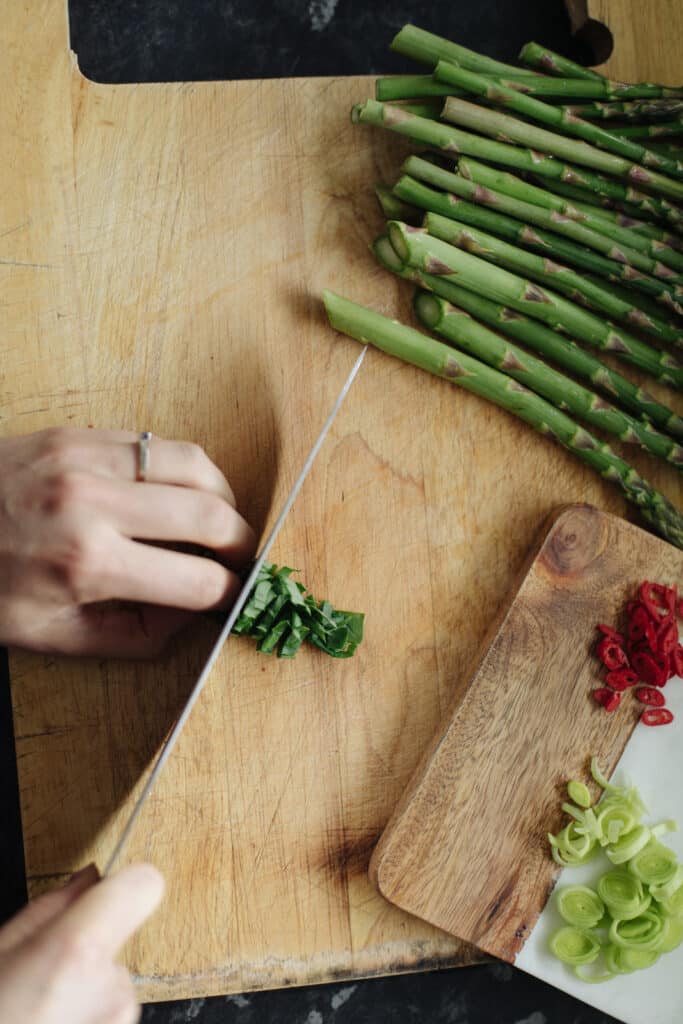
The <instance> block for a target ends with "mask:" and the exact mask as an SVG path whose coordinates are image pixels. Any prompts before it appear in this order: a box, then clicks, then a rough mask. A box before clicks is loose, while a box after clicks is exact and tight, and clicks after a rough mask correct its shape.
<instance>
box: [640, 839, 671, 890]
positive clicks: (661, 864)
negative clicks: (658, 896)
mask: <svg viewBox="0 0 683 1024" xmlns="http://www.w3.org/2000/svg"><path fill="white" fill-rule="evenodd" d="M677 867H678V862H677V860H676V854H675V853H674V852H673V850H671V849H669V847H668V846H662V844H661V843H658V842H657V841H656V840H653V839H651V840H650V842H649V843H648V844H647V846H644V847H643V849H642V850H641V851H640V853H637V854H636V855H635V857H632V858H631V860H630V861H629V862H628V870H629V871H630V872H631V874H632V875H635V876H636V878H639V879H640V881H641V882H643V883H644V884H645V885H665V884H666V883H667V882H670V881H671V879H672V878H673V877H674V875H675V874H676V868H677Z"/></svg>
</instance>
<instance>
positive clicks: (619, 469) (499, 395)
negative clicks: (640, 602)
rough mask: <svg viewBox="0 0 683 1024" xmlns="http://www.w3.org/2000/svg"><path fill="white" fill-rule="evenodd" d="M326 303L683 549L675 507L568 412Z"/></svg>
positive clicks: (340, 321)
mask: <svg viewBox="0 0 683 1024" xmlns="http://www.w3.org/2000/svg"><path fill="white" fill-rule="evenodd" d="M324 302H325V308H326V310H327V315H328V317H329V320H330V323H331V325H332V326H333V327H334V328H335V329H336V330H338V331H341V332H343V333H344V334H347V335H349V336H350V337H352V338H356V339H358V340H359V341H363V342H369V343H370V344H372V345H374V346H375V347H376V348H378V349H380V350H382V351H383V352H386V353H388V354H389V355H393V356H397V357H398V358H399V359H403V360H405V361H406V362H408V363H412V364H413V365H414V366H417V367H419V368H420V369H423V370H427V371H428V372H429V373H433V374H436V375H437V376H439V377H443V378H444V379H445V380H448V381H449V382H451V383H453V384H459V385H460V386H461V387H464V388H465V389H466V390H468V391H472V392H473V393H474V394H477V395H480V396H481V397H482V398H486V399H488V400H489V401H492V402H494V403H495V404H496V405H499V406H500V407H501V408H503V409H506V410H508V411H509V412H511V413H513V414H514V415H515V416H518V417H519V418H520V419H522V420H524V421H525V422H527V423H529V424H530V425H531V426H533V427H534V428H535V429H536V430H538V431H540V432H541V433H542V434H545V435H546V436H550V437H552V438H553V439H555V440H557V441H559V443H560V444H562V445H564V447H565V448H567V449H569V451H572V452H574V454H576V455H577V456H578V457H579V458H580V459H581V460H582V461H583V462H585V463H586V464H587V465H589V466H591V467H592V468H593V469H595V470H597V472H598V473H600V474H601V476H603V477H604V478H605V479H607V480H610V481H612V482H613V483H615V484H617V486H619V487H620V488H621V490H622V493H623V494H624V496H625V497H626V498H627V499H628V500H629V501H631V502H633V503H634V504H635V505H636V506H637V507H638V508H639V509H640V512H641V514H642V516H643V517H644V518H645V519H646V521H647V522H648V523H649V524H650V525H651V526H652V527H653V528H654V529H655V530H657V532H659V533H660V534H661V535H662V536H663V537H665V538H666V539H667V540H668V541H670V542H671V543H672V544H675V545H676V546H677V547H683V519H682V518H681V516H680V515H679V513H678V511H677V510H676V508H675V507H674V506H673V505H672V504H671V502H670V501H668V499H667V498H665V497H664V495H663V494H660V493H659V492H658V491H656V490H655V489H654V488H653V487H652V485H651V484H649V483H647V481H645V480H644V479H643V478H642V477H641V476H640V475H639V474H638V473H637V472H636V470H635V469H634V468H633V467H632V466H630V465H629V464H628V463H627V462H625V461H624V460H623V459H621V458H620V457H619V456H618V455H616V454H615V453H614V452H613V451H612V450H611V449H610V448H609V446H608V445H606V444H602V443H601V442H600V441H598V440H597V439H596V438H594V437H593V436H592V435H591V434H590V433H589V432H588V431H587V430H585V429H584V428H583V427H580V426H579V425H578V424H577V423H575V422H574V420H572V419H571V418H570V417H569V416H567V414H566V413H564V412H561V411H560V410H559V409H556V408H555V406H554V405H551V404H550V403H549V402H546V400H545V399H544V398H541V397H540V396H539V395H536V394H534V393H533V391H529V390H528V389H527V388H525V387H524V385H522V384H519V383H518V382H517V381H514V380H513V379H512V378H511V377H508V376H506V375H505V374H503V373H500V371H498V370H494V369H492V368H491V367H490V366H487V365H486V364H485V363H482V362H480V361H479V360H478V359H473V358H472V357H471V356H468V355H467V354H466V353H464V352H460V351H458V350H457V349H453V348H451V347H450V346H449V345H444V344H443V343H442V342H440V341H436V340H434V339H433V338H429V337H427V336H425V335H423V334H421V333H420V332H419V331H415V330H413V329H412V328H410V327H406V326H404V325H403V324H399V323H397V322H396V321H395V320H390V319H389V318H388V317H384V316H382V315H381V314H379V313H375V312H373V311H371V310H368V309H365V308H364V307H362V306H359V305H357V304H356V303H354V302H350V301H349V300H348V299H344V298H342V297H341V296H340V295H335V294H334V293H333V292H329V291H326V292H325V293H324Z"/></svg>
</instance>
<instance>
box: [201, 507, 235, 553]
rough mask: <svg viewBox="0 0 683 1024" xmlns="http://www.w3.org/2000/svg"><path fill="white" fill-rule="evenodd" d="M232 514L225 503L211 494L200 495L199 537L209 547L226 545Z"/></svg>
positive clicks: (230, 532) (229, 533)
mask: <svg viewBox="0 0 683 1024" xmlns="http://www.w3.org/2000/svg"><path fill="white" fill-rule="evenodd" d="M233 518H234V512H233V510H232V508H231V507H230V505H228V503H227V501H224V499H223V498H219V497H217V496H214V495H212V494H206V495H202V496H201V498H200V502H199V527H200V531H201V537H202V539H203V541H204V543H205V544H208V546H209V547H214V548H219V547H222V546H223V545H224V544H227V543H228V541H229V540H230V537H231V534H232V532H233V531H232V529H231V526H232V523H233Z"/></svg>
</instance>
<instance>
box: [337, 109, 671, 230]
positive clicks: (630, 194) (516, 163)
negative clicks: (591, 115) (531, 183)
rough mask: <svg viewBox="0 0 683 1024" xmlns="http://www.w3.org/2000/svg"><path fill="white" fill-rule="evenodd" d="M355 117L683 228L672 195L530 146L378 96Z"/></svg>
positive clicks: (354, 111) (356, 111)
mask: <svg viewBox="0 0 683 1024" xmlns="http://www.w3.org/2000/svg"><path fill="white" fill-rule="evenodd" d="M351 120H352V121H353V122H354V124H372V125H376V126H378V127H380V128H389V129H390V130H391V131H394V132H398V133H399V134H400V135H406V136H407V137H408V138H410V139H413V140H414V141H416V142H420V143H423V144H425V145H428V146H434V147H436V148H437V149H440V150H442V151H443V152H444V153H446V154H448V155H450V156H453V155H455V156H460V155H461V154H465V155H467V156H475V157H479V158H480V159H482V160H488V161H490V162H491V163H495V164H502V165H503V166H506V167H514V168H516V169H517V170H521V171H531V172H532V173H534V174H540V175H542V176H543V177H548V178H552V179H559V180H560V181H563V182H567V183H568V184H573V185H577V186H580V187H581V188H584V189H588V190H592V191H595V192H597V193H598V195H601V196H606V197H607V198H609V199H612V200H617V201H619V202H621V201H627V202H629V203H631V205H632V206H633V208H634V209H636V208H637V209H641V210H643V211H644V212H645V213H646V214H653V215H654V216H658V217H661V218H662V219H664V220H667V221H669V222H671V223H673V224H675V225H677V226H678V225H680V226H682V227H683V208H681V207H678V206H676V205H675V204H673V203H670V202H669V201H668V200H666V199H660V198H657V197H655V196H647V195H644V194H643V193H639V192H636V191H635V190H634V189H633V188H631V187H630V186H627V185H624V184H622V183H621V182H618V181H613V180H611V179H609V178H604V177H602V176H601V175H598V174H591V172H590V171H587V170H584V169H583V168H581V167H575V166H573V165H572V164H564V163H562V162H561V161H560V160H555V159H554V158H553V157H549V156H543V155H542V154H539V153H536V152H534V151H533V150H531V149H522V148H521V147H519V146H511V145H507V144H506V143H504V142H494V141H491V140H490V139H484V138H482V137H481V136H480V135H473V134H472V133H471V132H464V131H461V130H460V129H458V128H454V127H453V126H452V125H448V124H442V123H441V122H440V121H432V120H430V119H428V118H426V117H416V116H415V114H410V113H409V112H407V111H405V110H401V109H400V107H395V106H391V105H389V104H386V103H379V102H378V101H377V100H367V101H366V102H365V103H358V104H356V106H354V107H353V109H352V111H351Z"/></svg>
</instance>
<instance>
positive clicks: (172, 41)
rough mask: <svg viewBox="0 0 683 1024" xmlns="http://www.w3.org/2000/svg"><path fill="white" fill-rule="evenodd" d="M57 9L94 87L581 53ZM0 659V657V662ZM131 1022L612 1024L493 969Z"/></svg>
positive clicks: (176, 7)
mask: <svg viewBox="0 0 683 1024" xmlns="http://www.w3.org/2000/svg"><path fill="white" fill-rule="evenodd" d="M425 6H426V5H422V4H418V3H415V2H412V3H411V2H408V0H393V2H389V0H375V2H369V3H367V2H366V3H364V2H362V0H272V2H268V0H185V2H183V0H146V2H145V0H70V3H69V11H70V17H71V37H72V48H73V49H74V50H75V52H76V53H77V55H78V59H79V64H80V68H81V70H82V71H83V73H84V74H85V75H87V76H88V77H89V78H92V79H94V80H96V81H101V82H135V81H173V80H178V81H185V80H189V79H231V78H259V77H263V78H271V77H287V76H292V75H335V74H384V73H400V72H413V73H414V72H415V71H416V67H415V65H413V64H411V63H410V62H408V61H406V60H405V59H404V58H402V57H400V56H398V55H396V54H392V53H391V52H390V51H389V49H388V44H389V41H390V39H391V38H392V36H393V35H394V34H395V32H396V31H398V29H399V28H400V27H401V25H403V24H405V23H406V22H410V21H412V22H415V23H416V24H419V25H420V26H421V27H423V28H426V29H430V30H431V31H434V32H439V33H440V34H442V35H447V36H450V37H451V38H454V39H457V41H458V42H460V43H463V44H465V45H467V46H471V47H473V48H474V49H479V50H482V51H483V52H486V53H487V54H489V55H491V56H493V57H496V58H498V59H500V60H507V61H510V60H513V59H514V58H515V56H516V54H517V52H518V51H519V49H520V46H521V45H522V44H523V43H524V42H525V41H526V40H528V39H537V40H538V41H540V42H543V43H545V44H546V45H548V46H550V47H552V48H553V49H556V50H559V51H561V52H564V53H566V54H567V55H569V56H572V57H574V58H575V59H581V57H582V56H585V55H584V54H582V52H581V50H580V48H579V47H578V46H577V44H576V43H575V42H574V41H573V40H571V39H570V36H569V24H568V20H567V18H566V15H565V11H564V7H563V4H562V0H526V2H519V3H515V2H512V0H477V2H475V3H466V2H465V0H434V2H432V3H431V4H429V5H428V9H427V10H425V9H424V8H425ZM0 653H1V652H0ZM0 770H1V771H2V777H3V779H4V783H5V784H4V785H3V787H2V798H1V799H0V864H1V865H2V885H1V886H0V919H4V918H5V917H7V916H8V915H9V914H10V913H12V912H13V911H14V910H15V909H16V908H17V907H18V906H19V905H20V904H21V903H22V902H23V901H24V900H25V898H26V894H25V883H24V874H23V856H22V848H21V832H20V825H19V811H18V796H17V785H16V764H15V757H14V747H13V742H12V732H11V711H10V703H9V694H8V684H7V672H6V664H5V663H4V659H3V658H2V657H0ZM142 1019H143V1022H144V1024H190V1022H195V1024H276V1022H277V1024H285V1022H286V1024H332V1022H334V1024H365V1022H367V1024H380V1022H381V1024H412V1022H425V1021H429V1022H433V1024H616V1022H613V1019H612V1018H607V1017H605V1016H604V1015H603V1014H601V1013H597V1012H595V1011H594V1010H591V1009H590V1008H588V1007H586V1006H584V1005H583V1004H582V1003H579V1002H577V1001H576V1000H574V999H571V998H569V997H568V996H566V995H564V994H563V993H561V992H558V991H557V990H555V989H553V988H551V987H550V986H548V985H545V984H543V983H542V982H539V981H536V980H535V979H533V978H530V977H528V976H526V975H524V974H523V973H522V972H521V971H517V970H514V969H513V968H511V967H508V966H507V965H504V964H497V963H496V964H487V965H483V966H479V967H470V968H461V969H458V970H454V971H433V972H430V973H426V974H413V975H403V976H400V977H390V978H381V979H373V980H367V981H360V982H348V983H346V984H335V985H324V986H310V987H306V988H300V989H287V990H281V991H275V992H258V993H246V994H244V995H237V996H235V995H233V996H225V997H220V996H218V997H214V998H209V999H191V1000H183V1001H179V1002H172V1003H158V1004H150V1005H147V1006H146V1007H145V1008H144V1011H143V1018H142Z"/></svg>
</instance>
